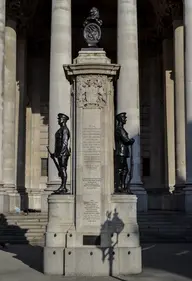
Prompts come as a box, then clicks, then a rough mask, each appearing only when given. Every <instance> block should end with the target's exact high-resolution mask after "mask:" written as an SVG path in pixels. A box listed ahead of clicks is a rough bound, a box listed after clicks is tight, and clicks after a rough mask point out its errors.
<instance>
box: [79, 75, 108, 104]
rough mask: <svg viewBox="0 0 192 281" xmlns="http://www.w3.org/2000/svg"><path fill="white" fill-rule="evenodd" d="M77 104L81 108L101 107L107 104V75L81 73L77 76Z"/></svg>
mask: <svg viewBox="0 0 192 281" xmlns="http://www.w3.org/2000/svg"><path fill="white" fill-rule="evenodd" d="M76 82H77V97H76V98H77V105H78V107H82V108H91V109H93V108H99V109H101V108H103V107H104V106H106V104H107V88H108V77H107V76H102V75H82V76H78V77H77V81H76Z"/></svg>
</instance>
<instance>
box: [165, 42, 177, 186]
mask: <svg viewBox="0 0 192 281" xmlns="http://www.w3.org/2000/svg"><path fill="white" fill-rule="evenodd" d="M172 54H173V41H172V40H169V39H166V40H164V41H163V78H164V104H165V153H164V154H165V182H166V183H165V185H166V188H167V191H173V190H174V186H175V116H174V80H173V55H172Z"/></svg>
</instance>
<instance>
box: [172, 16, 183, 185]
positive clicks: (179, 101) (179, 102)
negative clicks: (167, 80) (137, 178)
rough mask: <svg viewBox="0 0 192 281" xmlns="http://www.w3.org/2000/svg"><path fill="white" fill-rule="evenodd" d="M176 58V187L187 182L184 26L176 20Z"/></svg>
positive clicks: (174, 23)
mask: <svg viewBox="0 0 192 281" xmlns="http://www.w3.org/2000/svg"><path fill="white" fill-rule="evenodd" d="M173 27H174V51H175V52H174V58H175V154H176V155H175V160H176V163H175V166H176V187H177V188H179V187H184V185H185V182H186V151H185V85H184V27H183V22H182V21H180V20H175V21H174V22H173Z"/></svg>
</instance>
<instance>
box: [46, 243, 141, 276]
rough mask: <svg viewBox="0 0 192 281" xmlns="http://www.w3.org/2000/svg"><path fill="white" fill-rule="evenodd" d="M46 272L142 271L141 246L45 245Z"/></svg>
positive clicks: (105, 273) (102, 273) (106, 273)
mask: <svg viewBox="0 0 192 281" xmlns="http://www.w3.org/2000/svg"><path fill="white" fill-rule="evenodd" d="M45 253H46V254H45V259H44V273H45V274H49V275H65V276H87V277H88V276H114V275H115V276H118V275H130V274H139V273H141V268H142V265H141V264H142V261H141V248H140V247H135V248H132V247H131V248H128V247H127V248H124V247H123V248H113V247H110V248H95V247H87V248H84V247H83V248H66V249H64V248H45Z"/></svg>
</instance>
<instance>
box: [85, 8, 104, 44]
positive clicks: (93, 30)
mask: <svg viewBox="0 0 192 281" xmlns="http://www.w3.org/2000/svg"><path fill="white" fill-rule="evenodd" d="M102 24H103V22H102V20H100V19H99V10H98V9H97V8H95V7H93V8H92V9H91V10H90V12H89V16H88V17H87V19H86V20H85V22H84V24H83V26H84V32H83V35H84V38H85V41H86V42H87V44H88V46H89V47H92V48H97V44H98V43H99V41H100V39H101V28H100V27H101V25H102Z"/></svg>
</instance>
